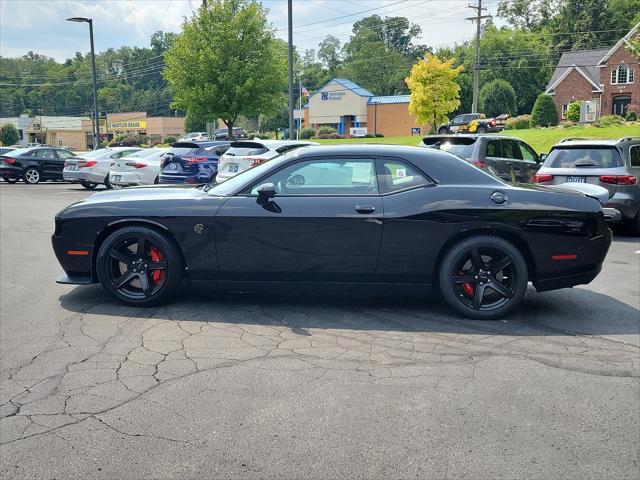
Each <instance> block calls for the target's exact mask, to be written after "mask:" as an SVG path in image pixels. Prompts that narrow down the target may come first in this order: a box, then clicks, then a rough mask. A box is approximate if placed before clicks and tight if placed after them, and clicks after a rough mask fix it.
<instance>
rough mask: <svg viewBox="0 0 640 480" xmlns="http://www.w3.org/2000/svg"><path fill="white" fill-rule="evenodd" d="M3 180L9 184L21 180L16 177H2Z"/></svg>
mask: <svg viewBox="0 0 640 480" xmlns="http://www.w3.org/2000/svg"><path fill="white" fill-rule="evenodd" d="M2 179H3V180H4V181H5V182H7V183H16V182H17V181H18V180H19V178H15V177H2Z"/></svg>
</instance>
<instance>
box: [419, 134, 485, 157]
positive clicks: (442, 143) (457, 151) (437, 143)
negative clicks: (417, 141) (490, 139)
mask: <svg viewBox="0 0 640 480" xmlns="http://www.w3.org/2000/svg"><path fill="white" fill-rule="evenodd" d="M475 142H476V139H475V138H469V137H443V138H438V137H433V138H425V139H424V140H423V143H424V144H425V145H426V146H427V147H431V148H437V149H439V150H442V151H444V152H449V153H453V154H454V155H456V156H458V157H460V158H464V159H469V158H471V155H472V154H473V144H474V143H475Z"/></svg>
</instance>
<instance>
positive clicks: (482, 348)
mask: <svg viewBox="0 0 640 480" xmlns="http://www.w3.org/2000/svg"><path fill="white" fill-rule="evenodd" d="M86 195H87V193H86V192H84V191H83V190H82V189H81V188H78V187H75V186H71V185H65V184H52V183H46V184H42V185H36V186H26V185H21V184H18V185H6V184H4V183H3V184H1V185H0V209H1V210H0V226H1V230H0V249H1V267H0V277H1V285H0V288H1V289H0V292H1V293H0V317H1V318H0V347H1V349H0V476H2V478H16V479H18V478H19V479H27V478H51V479H53V478H55V479H64V478H85V479H90V478H121V479H128V478H131V479H134V478H163V479H164V478H214V477H220V478H319V479H320V478H321V479H327V478H345V477H347V478H386V477H394V478H405V477H418V478H462V477H464V478H545V479H546V478H563V479H569V478H576V479H585V478H640V473H639V472H640V465H639V462H640V453H639V452H640V426H639V425H640V388H639V387H640V385H639V381H638V380H639V377H640V313H639V310H640V305H639V302H640V255H638V254H635V253H634V252H635V251H637V250H638V249H639V248H640V246H639V243H638V239H633V238H630V237H625V236H622V235H617V236H616V237H615V243H614V244H613V245H612V249H611V251H610V254H609V257H608V259H607V262H606V264H605V267H604V269H603V272H602V274H601V275H600V276H599V277H598V278H597V279H596V280H595V281H594V282H593V283H592V284H591V285H588V286H580V287H577V288H574V289H570V290H562V291H556V292H548V293H543V294H538V293H536V292H535V291H534V290H531V289H530V290H529V292H528V293H527V296H526V301H525V303H524V305H523V307H522V308H521V309H520V310H519V311H518V312H516V313H514V314H513V315H511V316H510V317H509V318H508V319H506V320H502V321H492V322H479V321H471V320H463V319H460V318H458V317H456V316H455V315H454V314H453V313H452V312H451V311H450V310H449V309H448V308H447V307H446V306H445V305H444V304H443V303H442V302H441V301H440V300H438V299H437V298H435V297H428V298H416V297H415V296H403V295H401V294H399V293H398V292H389V294H388V295H376V296H373V295H363V294H355V293H344V292H335V291H333V292H331V291H329V292H317V293H314V294H306V293H304V294H302V293H296V292H293V291H292V292H286V293H282V294H267V293H264V292H262V293H260V292H258V293H246V292H245V293H243V292H214V291H208V290H203V289H197V290H196V289H192V288H187V289H185V292H183V294H182V295H181V296H180V297H179V298H178V299H177V301H176V302H174V303H172V304H170V305H168V306H165V307H161V308H153V309H135V308H130V307H124V306H121V305H119V304H117V303H115V302H113V301H112V300H111V299H110V298H109V297H107V296H106V294H104V293H103V291H102V290H101V288H100V287H99V286H85V287H73V286H61V285H56V284H55V283H54V281H55V278H56V276H57V275H58V274H59V273H60V272H61V270H60V267H59V266H58V264H57V261H56V259H55V256H54V254H53V252H52V250H51V247H50V240H49V237H50V234H51V232H52V230H53V215H54V214H55V212H56V211H57V210H59V209H61V208H63V207H64V206H66V205H67V204H69V203H71V202H72V201H75V200H78V199H80V198H83V197H84V196H86Z"/></svg>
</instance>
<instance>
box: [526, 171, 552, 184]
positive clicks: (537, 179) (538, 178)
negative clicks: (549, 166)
mask: <svg viewBox="0 0 640 480" xmlns="http://www.w3.org/2000/svg"><path fill="white" fill-rule="evenodd" d="M552 180H553V175H549V174H548V173H543V174H541V175H534V176H533V177H531V181H532V182H533V183H543V182H550V181H552Z"/></svg>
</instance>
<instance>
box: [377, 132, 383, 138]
mask: <svg viewBox="0 0 640 480" xmlns="http://www.w3.org/2000/svg"><path fill="white" fill-rule="evenodd" d="M383 137H384V135H383V134H381V133H376V138H383Z"/></svg>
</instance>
